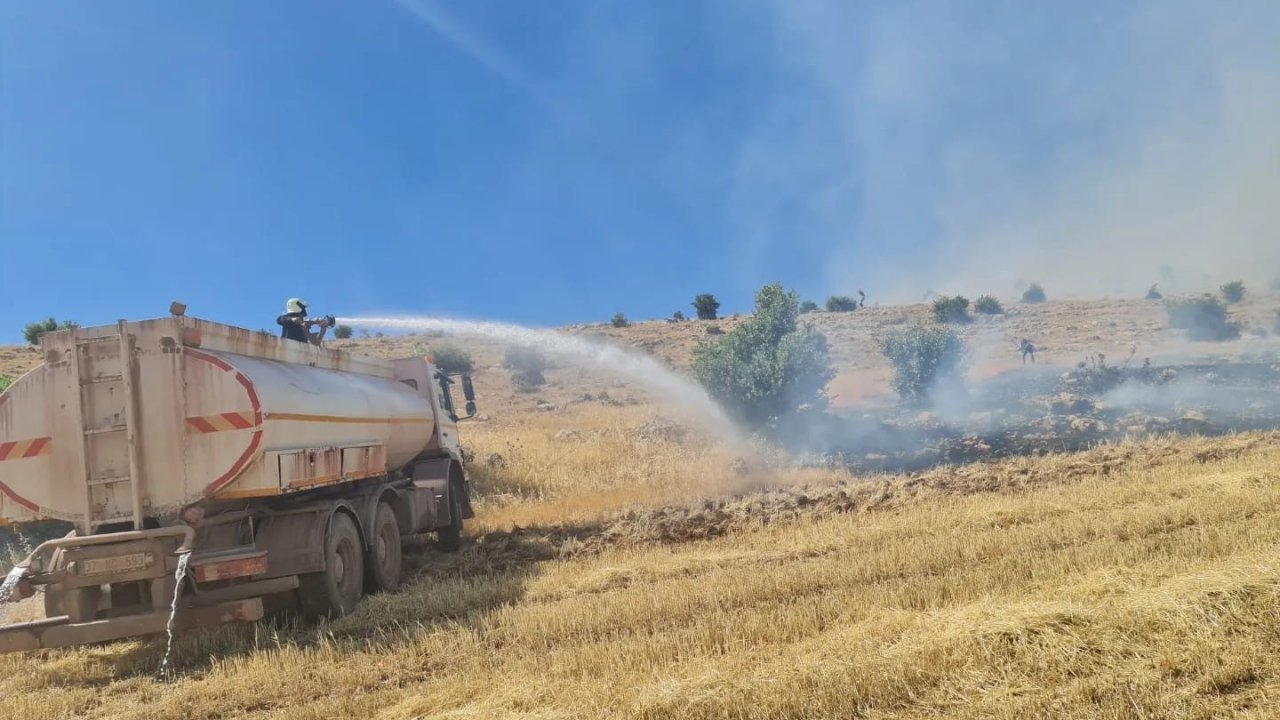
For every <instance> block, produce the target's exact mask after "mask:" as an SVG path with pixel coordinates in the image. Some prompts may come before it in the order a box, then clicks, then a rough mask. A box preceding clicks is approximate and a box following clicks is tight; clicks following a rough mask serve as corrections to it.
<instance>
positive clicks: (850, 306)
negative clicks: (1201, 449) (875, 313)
mask: <svg viewBox="0 0 1280 720" xmlns="http://www.w3.org/2000/svg"><path fill="white" fill-rule="evenodd" d="M857 309H858V301H857V300H854V299H853V298H851V297H849V296H848V295H832V296H831V297H829V298H827V312H853V311H854V310H857Z"/></svg>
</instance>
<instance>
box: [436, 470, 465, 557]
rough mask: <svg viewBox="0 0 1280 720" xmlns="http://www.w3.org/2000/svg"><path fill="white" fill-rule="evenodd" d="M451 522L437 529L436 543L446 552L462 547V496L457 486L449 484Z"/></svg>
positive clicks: (455, 550) (456, 550)
mask: <svg viewBox="0 0 1280 720" xmlns="http://www.w3.org/2000/svg"><path fill="white" fill-rule="evenodd" d="M447 492H448V493H449V524H448V525H446V526H444V527H442V528H440V529H439V530H437V531H436V544H437V545H438V546H439V547H440V549H441V550H443V551H445V552H458V549H459V548H461V547H462V498H461V497H459V496H458V492H457V486H455V485H453V484H452V483H450V484H449V489H448V491H447Z"/></svg>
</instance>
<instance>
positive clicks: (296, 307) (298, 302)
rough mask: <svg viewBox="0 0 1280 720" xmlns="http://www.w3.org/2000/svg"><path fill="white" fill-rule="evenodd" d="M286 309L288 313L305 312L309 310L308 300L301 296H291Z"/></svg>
mask: <svg viewBox="0 0 1280 720" xmlns="http://www.w3.org/2000/svg"><path fill="white" fill-rule="evenodd" d="M284 311H285V312H287V313H303V314H306V312H307V301H306V300H302V299H301V298H289V302H287V303H285V306H284Z"/></svg>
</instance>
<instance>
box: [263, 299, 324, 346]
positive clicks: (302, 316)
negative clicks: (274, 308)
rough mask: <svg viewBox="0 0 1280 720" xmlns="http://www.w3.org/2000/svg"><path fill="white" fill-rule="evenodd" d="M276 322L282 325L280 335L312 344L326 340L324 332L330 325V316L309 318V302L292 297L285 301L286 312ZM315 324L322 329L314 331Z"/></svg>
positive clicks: (287, 338)
mask: <svg viewBox="0 0 1280 720" xmlns="http://www.w3.org/2000/svg"><path fill="white" fill-rule="evenodd" d="M276 322H277V323H279V325H280V337H282V338H284V339H285V340H296V341H298V342H304V343H309V344H311V345H319V344H320V343H321V342H322V341H323V340H324V334H325V332H326V331H328V329H329V325H330V323H329V318H321V319H320V320H311V319H308V318H307V303H306V302H305V301H303V300H300V299H299V298H290V299H289V302H287V303H285V306H284V314H283V315H281V316H280V317H278V318H276ZM313 326H318V327H319V328H320V329H319V330H316V331H314V332H313V331H312V330H311V328H312V327H313Z"/></svg>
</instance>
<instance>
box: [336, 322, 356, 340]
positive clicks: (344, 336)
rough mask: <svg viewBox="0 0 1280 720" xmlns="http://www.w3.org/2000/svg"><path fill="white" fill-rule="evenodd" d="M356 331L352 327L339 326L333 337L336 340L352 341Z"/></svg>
mask: <svg viewBox="0 0 1280 720" xmlns="http://www.w3.org/2000/svg"><path fill="white" fill-rule="evenodd" d="M353 334H354V331H353V330H352V329H351V326H350V325H338V326H337V327H335V328H334V329H333V337H334V339H336V340H350V339H351V336H352V335H353Z"/></svg>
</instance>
